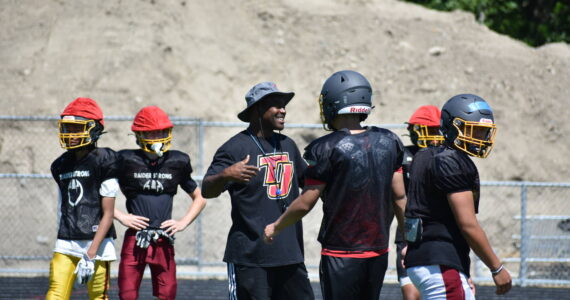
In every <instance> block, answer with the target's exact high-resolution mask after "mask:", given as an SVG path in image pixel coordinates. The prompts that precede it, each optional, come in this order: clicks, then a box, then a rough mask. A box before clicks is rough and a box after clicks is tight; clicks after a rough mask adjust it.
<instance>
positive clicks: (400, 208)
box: [393, 195, 407, 234]
mask: <svg viewBox="0 0 570 300" xmlns="http://www.w3.org/2000/svg"><path fill="white" fill-rule="evenodd" d="M406 202H407V198H406V196H405V195H404V196H403V197H401V198H400V199H394V202H393V208H394V215H395V216H396V220H397V221H398V229H400V232H397V233H396V234H403V232H402V230H403V228H404V212H405V209H406Z"/></svg>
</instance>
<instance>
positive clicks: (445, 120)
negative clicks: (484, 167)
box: [440, 94, 497, 158]
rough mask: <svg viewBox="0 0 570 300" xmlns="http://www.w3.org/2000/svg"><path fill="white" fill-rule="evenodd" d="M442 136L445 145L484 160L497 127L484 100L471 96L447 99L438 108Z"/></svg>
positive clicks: (493, 140) (493, 139) (463, 95)
mask: <svg viewBox="0 0 570 300" xmlns="http://www.w3.org/2000/svg"><path fill="white" fill-rule="evenodd" d="M440 127H441V133H442V134H443V136H444V138H445V141H446V143H448V144H449V145H451V146H453V147H455V148H457V149H459V150H461V151H464V152H466V153H467V154H469V155H471V156H475V157H481V158H485V157H487V156H488V155H489V153H490V152H491V149H492V148H493V143H494V142H495V134H496V132H497V127H496V125H495V121H494V118H493V111H492V110H491V107H490V106H489V104H487V101H485V100H484V99H483V98H481V97H479V96H477V95H472V94H460V95H457V96H454V97H452V98H451V99H449V100H447V102H446V103H445V104H444V105H443V108H442V109H441V124H440Z"/></svg>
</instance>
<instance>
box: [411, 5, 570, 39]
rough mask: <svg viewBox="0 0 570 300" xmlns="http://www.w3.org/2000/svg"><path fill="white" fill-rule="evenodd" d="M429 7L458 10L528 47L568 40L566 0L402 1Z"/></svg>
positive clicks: (569, 15)
mask: <svg viewBox="0 0 570 300" xmlns="http://www.w3.org/2000/svg"><path fill="white" fill-rule="evenodd" d="M405 1H408V2H414V3H418V4H421V5H424V6H426V7H429V8H433V9H438V10H444V11H451V10H455V9H461V10H465V11H470V12H473V13H474V14H475V17H476V19H477V21H478V22H480V23H484V24H485V25H487V26H488V27H489V28H491V29H492V30H494V31H497V32H499V33H503V34H507V35H509V36H511V37H513V38H516V39H519V40H522V41H524V42H526V43H527V44H529V45H531V46H540V45H543V44H545V43H551V42H566V43H570V1H569V0H504V1H502V0H405Z"/></svg>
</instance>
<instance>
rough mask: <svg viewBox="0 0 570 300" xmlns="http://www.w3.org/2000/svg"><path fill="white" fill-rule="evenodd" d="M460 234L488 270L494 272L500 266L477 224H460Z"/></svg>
mask: <svg viewBox="0 0 570 300" xmlns="http://www.w3.org/2000/svg"><path fill="white" fill-rule="evenodd" d="M461 232H462V233H463V236H464V237H465V240H467V243H468V244H469V247H470V248H471V249H472V250H473V252H475V254H476V255H477V256H478V257H479V258H480V259H481V261H483V263H484V264H485V265H486V266H487V267H489V269H491V270H496V269H497V268H499V267H500V266H501V261H500V260H499V258H498V257H497V255H496V254H495V252H494V251H493V248H492V247H491V244H490V243H489V240H488V239H487V235H486V234H485V232H484V231H483V228H481V226H480V225H479V224H478V223H476V224H462V226H461Z"/></svg>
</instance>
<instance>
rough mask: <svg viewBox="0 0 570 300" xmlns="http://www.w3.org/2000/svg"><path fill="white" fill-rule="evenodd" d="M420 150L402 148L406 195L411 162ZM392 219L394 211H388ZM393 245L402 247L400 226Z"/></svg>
mask: <svg viewBox="0 0 570 300" xmlns="http://www.w3.org/2000/svg"><path fill="white" fill-rule="evenodd" d="M420 149H421V148H420V147H418V146H416V145H410V146H406V147H404V159H403V160H402V173H403V175H404V186H405V189H406V195H407V194H408V185H409V183H410V169H411V166H412V161H413V160H414V155H416V153H417V152H418V151H419V150H420ZM393 218H394V209H393V208H392V209H391V210H390V220H392V219H393ZM394 243H396V244H400V247H403V246H404V236H403V231H402V230H401V228H400V226H399V225H398V229H397V230H396V238H395V239H394Z"/></svg>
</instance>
